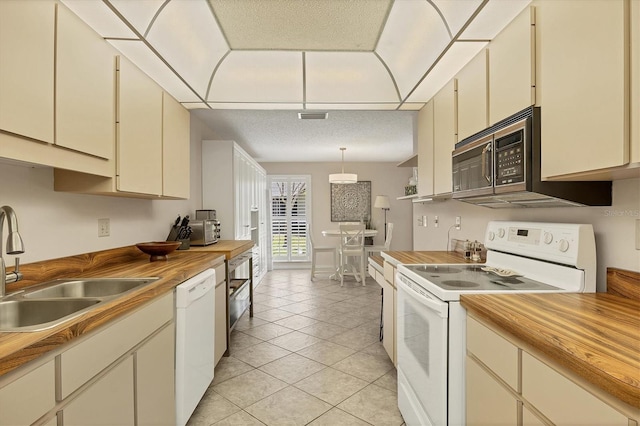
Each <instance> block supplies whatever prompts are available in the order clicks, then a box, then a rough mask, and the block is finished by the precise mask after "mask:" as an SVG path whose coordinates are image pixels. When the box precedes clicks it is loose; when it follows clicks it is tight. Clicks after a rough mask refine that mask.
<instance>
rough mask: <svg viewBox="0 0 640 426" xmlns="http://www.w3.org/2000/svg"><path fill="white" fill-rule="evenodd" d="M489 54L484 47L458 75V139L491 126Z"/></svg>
mask: <svg viewBox="0 0 640 426" xmlns="http://www.w3.org/2000/svg"><path fill="white" fill-rule="evenodd" d="M488 56H489V51H488V50H487V49H483V50H482V51H481V52H480V53H478V54H477V55H476V56H475V57H474V58H473V59H472V60H471V61H470V62H469V63H468V64H467V65H465V67H464V68H463V69H462V70H461V71H460V72H459V73H458V75H457V76H456V79H457V81H458V82H457V84H458V91H457V95H458V99H457V101H458V106H457V112H458V141H461V140H463V139H464V138H467V137H469V136H471V135H473V134H474V133H477V132H479V131H481V130H484V129H486V128H487V127H488V126H489V105H488V104H489V81H488V78H489V73H488V71H489V70H488V64H489V62H488Z"/></svg>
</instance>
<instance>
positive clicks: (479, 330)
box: [467, 316, 519, 392]
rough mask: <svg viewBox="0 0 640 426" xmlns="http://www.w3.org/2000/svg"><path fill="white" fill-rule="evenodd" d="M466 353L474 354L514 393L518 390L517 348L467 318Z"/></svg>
mask: <svg viewBox="0 0 640 426" xmlns="http://www.w3.org/2000/svg"><path fill="white" fill-rule="evenodd" d="M467 351H469V352H471V353H472V354H474V355H475V356H476V357H477V358H478V359H479V360H480V361H482V362H483V363H484V364H485V365H486V366H487V367H489V368H490V369H491V370H492V371H493V372H494V373H495V374H496V375H497V376H498V377H500V378H501V379H502V380H504V382H505V383H506V384H508V385H509V387H511V389H513V390H514V391H516V392H517V391H519V389H518V348H517V347H516V346H515V345H513V344H511V343H510V342H508V341H507V340H506V339H504V338H503V337H502V336H500V335H498V334H497V333H495V332H494V331H493V330H490V329H489V328H487V327H485V326H484V325H482V324H480V323H479V322H478V321H476V320H475V319H473V318H471V317H469V316H467Z"/></svg>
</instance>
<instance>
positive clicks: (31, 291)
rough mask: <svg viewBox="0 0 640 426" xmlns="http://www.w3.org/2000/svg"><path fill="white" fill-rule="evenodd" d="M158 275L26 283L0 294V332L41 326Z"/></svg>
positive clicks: (73, 313) (131, 288)
mask: <svg viewBox="0 0 640 426" xmlns="http://www.w3.org/2000/svg"><path fill="white" fill-rule="evenodd" d="M159 279H160V278H159V277H147V278H82V279H80V278H66V279H59V280H53V281H48V282H46V283H43V284H39V285H37V286H34V287H30V288H27V289H25V290H24V291H19V292H17V293H14V294H11V295H8V296H6V297H5V298H3V299H1V298H0V332H22V331H40V330H45V329H47V328H50V327H53V326H55V325H58V324H60V323H62V322H63V321H66V320H69V319H71V318H74V317H75V316H77V315H80V314H81V313H83V312H85V311H88V310H90V309H91V308H93V307H95V306H96V305H97V304H98V303H100V302H104V301H106V300H109V299H113V298H115V297H118V296H120V295H123V294H125V293H127V292H129V291H132V290H133V289H135V288H138V287H141V286H144V285H146V284H149V283H152V282H154V281H156V280H159Z"/></svg>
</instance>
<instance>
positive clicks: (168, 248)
mask: <svg viewBox="0 0 640 426" xmlns="http://www.w3.org/2000/svg"><path fill="white" fill-rule="evenodd" d="M181 244H182V243H181V242H180V241H153V242H150V243H138V244H136V247H138V250H140V251H141V252H143V253H146V254H148V255H150V256H151V257H150V258H149V262H155V261H156V260H167V258H168V256H167V255H168V254H169V253H171V252H173V251H174V250H175V249H177V248H178V247H180V245H181Z"/></svg>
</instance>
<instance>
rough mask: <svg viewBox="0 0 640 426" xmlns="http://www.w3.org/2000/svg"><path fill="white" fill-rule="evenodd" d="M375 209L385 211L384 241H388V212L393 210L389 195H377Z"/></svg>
mask: <svg viewBox="0 0 640 426" xmlns="http://www.w3.org/2000/svg"><path fill="white" fill-rule="evenodd" d="M373 207H375V208H376V209H382V210H384V240H385V241H387V210H390V209H391V204H389V197H388V196H387V195H376V201H375V203H374V204H373Z"/></svg>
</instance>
